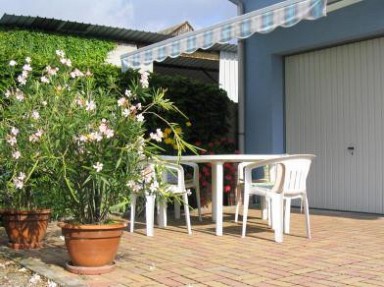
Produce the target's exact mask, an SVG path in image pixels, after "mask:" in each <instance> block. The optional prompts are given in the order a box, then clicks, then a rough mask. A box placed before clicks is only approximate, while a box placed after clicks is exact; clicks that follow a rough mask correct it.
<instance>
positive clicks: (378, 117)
mask: <svg viewBox="0 0 384 287" xmlns="http://www.w3.org/2000/svg"><path fill="white" fill-rule="evenodd" d="M285 85H286V148H287V152H288V153H314V154H316V155H317V156H318V157H317V159H316V160H315V162H314V164H313V169H312V170H311V173H310V178H309V186H308V192H309V199H310V206H311V207H317V208H327V209H336V210H349V211H362V212H372V213H384V196H383V194H384V192H383V190H384V189H383V173H384V162H383V161H384V38H378V39H373V40H368V41H362V42H358V43H353V44H347V45H343V46H338V47H333V48H329V49H324V50H319V51H314V52H308V53H304V54H300V55H294V56H289V57H286V59H285Z"/></svg>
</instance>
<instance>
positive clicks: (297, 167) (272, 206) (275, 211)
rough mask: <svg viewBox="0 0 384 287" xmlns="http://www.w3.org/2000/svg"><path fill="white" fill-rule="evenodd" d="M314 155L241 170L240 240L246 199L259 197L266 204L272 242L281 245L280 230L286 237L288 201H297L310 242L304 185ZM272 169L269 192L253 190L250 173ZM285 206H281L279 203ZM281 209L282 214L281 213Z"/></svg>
mask: <svg viewBox="0 0 384 287" xmlns="http://www.w3.org/2000/svg"><path fill="white" fill-rule="evenodd" d="M314 158H315V156H314V155H289V156H285V157H283V158H279V159H272V160H264V161H260V162H256V163H251V164H248V165H246V166H245V167H244V211H243V229H242V237H245V233H246V223H247V216H248V205H249V196H250V195H251V194H259V195H261V196H264V197H265V198H266V199H267V201H269V214H270V217H271V222H272V228H274V229H275V241H277V242H282V240H283V239H282V238H280V235H279V234H282V229H283V230H284V231H285V232H286V233H289V224H290V205H291V199H295V198H299V199H301V200H302V202H303V204H304V212H305V217H306V230H307V237H308V238H311V233H310V221H309V206H308V196H307V192H306V182H307V176H308V173H309V169H310V166H311V162H312V160H313V159H314ZM272 164H274V165H276V167H277V171H276V180H275V183H274V185H273V187H272V188H265V189H262V188H260V187H259V186H258V187H257V188H254V187H253V182H252V172H253V171H254V170H255V169H256V168H259V167H262V166H265V165H272ZM284 202H285V206H284V205H283V203H284ZM284 209H285V210H284Z"/></svg>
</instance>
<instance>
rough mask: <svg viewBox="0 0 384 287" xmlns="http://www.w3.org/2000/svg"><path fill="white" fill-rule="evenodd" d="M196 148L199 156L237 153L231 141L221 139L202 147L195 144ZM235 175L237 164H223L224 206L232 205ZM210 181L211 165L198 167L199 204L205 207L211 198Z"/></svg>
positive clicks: (198, 143) (200, 144)
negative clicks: (198, 148)
mask: <svg viewBox="0 0 384 287" xmlns="http://www.w3.org/2000/svg"><path fill="white" fill-rule="evenodd" d="M195 145H196V146H197V147H200V148H201V149H200V150H199V152H200V154H231V153H238V150H237V149H236V143H235V141H234V140H233V139H229V138H222V139H217V140H215V141H212V142H210V143H208V145H204V144H202V143H200V142H197V143H195ZM236 173H237V164H234V163H225V164H224V182H223V185H224V204H226V205H232V204H234V194H235V188H236ZM211 179H212V169H211V164H209V163H206V164H201V165H200V189H201V204H202V205H203V206H204V205H207V204H208V202H209V199H210V198H211V184H212V182H211Z"/></svg>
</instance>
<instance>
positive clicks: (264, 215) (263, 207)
mask: <svg viewBox="0 0 384 287" xmlns="http://www.w3.org/2000/svg"><path fill="white" fill-rule="evenodd" d="M260 205H261V219H262V220H266V219H268V218H269V216H268V210H269V207H268V199H267V198H266V197H265V196H262V197H261V203H260Z"/></svg>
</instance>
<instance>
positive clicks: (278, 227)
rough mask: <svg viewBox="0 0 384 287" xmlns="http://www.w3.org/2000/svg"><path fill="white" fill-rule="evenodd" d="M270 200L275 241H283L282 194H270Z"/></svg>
mask: <svg viewBox="0 0 384 287" xmlns="http://www.w3.org/2000/svg"><path fill="white" fill-rule="evenodd" d="M271 200H272V206H271V207H272V208H271V209H272V226H273V228H274V230H275V242H278V243H281V242H283V195H282V194H279V193H276V194H273V195H271Z"/></svg>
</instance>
